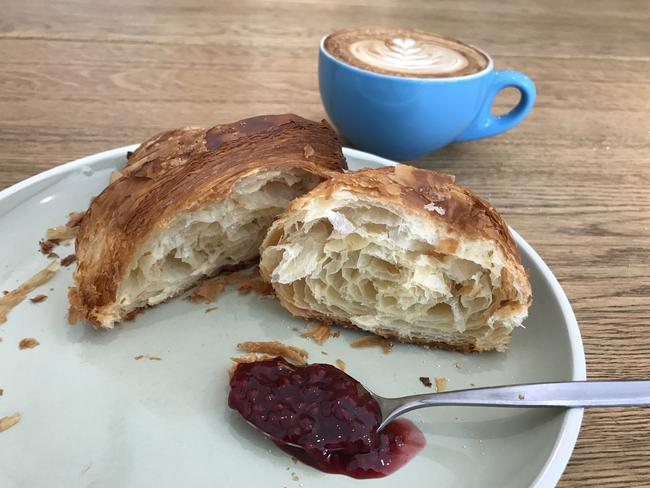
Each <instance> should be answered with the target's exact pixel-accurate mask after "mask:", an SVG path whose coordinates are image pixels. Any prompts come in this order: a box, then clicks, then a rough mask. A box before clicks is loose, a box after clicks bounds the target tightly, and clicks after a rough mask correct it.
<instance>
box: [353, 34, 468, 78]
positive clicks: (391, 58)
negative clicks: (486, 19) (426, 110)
mask: <svg viewBox="0 0 650 488" xmlns="http://www.w3.org/2000/svg"><path fill="white" fill-rule="evenodd" d="M350 53H351V54H352V55H353V56H354V57H356V58H357V59H358V60H359V61H361V62H363V63H366V64H369V65H370V66H374V67H376V68H381V69H384V70H389V71H390V70H392V71H401V72H403V73H410V74H413V73H417V74H431V75H433V74H447V73H457V72H459V71H461V70H462V69H463V68H464V67H465V66H467V64H468V61H467V58H466V57H465V56H463V55H462V54H461V53H459V52H457V51H454V50H452V49H448V48H446V47H443V46H440V45H438V44H433V43H431V42H426V41H417V40H415V39H409V38H406V39H402V38H399V37H397V38H395V39H391V40H389V41H387V42H384V41H380V40H377V39H365V40H363V41H358V42H355V43H352V44H350Z"/></svg>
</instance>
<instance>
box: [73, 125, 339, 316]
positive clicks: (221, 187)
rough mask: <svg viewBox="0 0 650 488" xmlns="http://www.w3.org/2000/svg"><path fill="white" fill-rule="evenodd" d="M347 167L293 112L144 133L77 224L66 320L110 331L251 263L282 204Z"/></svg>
mask: <svg viewBox="0 0 650 488" xmlns="http://www.w3.org/2000/svg"><path fill="white" fill-rule="evenodd" d="M345 168H346V163H345V159H344V157H343V154H342V152H341V145H340V143H339V140H338V138H337V135H336V133H335V132H334V131H333V130H332V129H331V128H330V126H329V125H327V124H326V123H316V122H311V121H309V120H306V119H303V118H301V117H298V116H295V115H291V114H288V115H269V116H260V117H254V118H250V119H245V120H242V121H239V122H235V123H232V124H226V125H218V126H215V127H212V128H210V129H201V128H183V129H177V130H172V131H168V132H164V133H162V134H159V135H157V136H155V137H153V138H151V139H150V140H148V141H146V142H144V143H143V144H142V145H141V146H140V147H139V148H138V149H137V150H136V151H135V152H134V153H132V154H130V155H129V156H128V163H127V165H126V166H125V167H124V168H123V169H122V170H121V171H120V172H118V173H116V174H115V175H114V176H113V177H112V181H113V182H112V183H111V184H110V185H109V186H108V187H107V188H106V189H105V190H104V191H103V192H102V193H101V194H100V195H99V196H97V197H96V198H95V199H94V200H93V201H92V203H91V205H90V208H89V209H88V211H87V212H86V214H85V216H84V218H83V220H82V222H81V225H80V228H79V232H78V235H77V239H76V243H75V244H76V255H77V263H78V265H77V269H76V271H75V273H74V284H75V286H74V287H73V288H71V289H70V291H69V294H68V297H69V301H70V319H71V321H75V320H76V319H77V318H79V317H83V318H86V319H88V320H89V321H90V322H92V323H93V324H94V325H95V326H98V327H107V328H110V327H112V326H113V325H114V324H115V323H117V322H120V321H121V320H124V319H125V318H129V317H130V316H131V315H132V314H133V313H134V312H136V311H139V310H141V309H143V308H144V307H149V306H153V305H156V304H158V303H161V302H163V301H165V300H167V299H169V298H171V297H173V296H175V295H178V294H179V293H181V292H183V291H184V290H186V289H188V288H190V287H191V286H193V285H194V284H196V283H197V281H199V280H201V279H202V278H205V277H208V276H211V275H214V274H216V273H218V272H219V271H220V270H224V269H236V268H238V267H242V266H244V265H246V264H247V263H250V262H252V260H254V259H255V258H256V257H257V255H258V252H259V245H260V243H261V241H262V239H263V238H264V235H265V234H266V231H267V229H268V227H269V225H270V224H271V222H272V221H273V219H274V218H275V217H276V216H277V215H278V214H279V213H280V212H281V211H283V210H284V209H285V208H286V207H287V205H288V204H289V202H290V201H291V200H292V199H294V198H296V197H297V196H300V195H302V194H304V193H306V192H307V191H309V190H311V189H312V188H314V187H315V186H316V185H317V184H318V183H320V182H321V181H323V180H325V179H327V178H329V177H331V175H332V174H336V173H337V172H340V171H343V170H344V169H345Z"/></svg>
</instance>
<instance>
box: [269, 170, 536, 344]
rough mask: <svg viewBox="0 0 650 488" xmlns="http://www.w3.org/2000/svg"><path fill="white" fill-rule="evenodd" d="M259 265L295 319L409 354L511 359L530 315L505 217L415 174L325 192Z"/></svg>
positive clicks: (450, 184)
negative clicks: (435, 350)
mask: <svg viewBox="0 0 650 488" xmlns="http://www.w3.org/2000/svg"><path fill="white" fill-rule="evenodd" d="M260 254H261V261H260V273H261V275H262V277H263V279H264V280H266V281H267V282H269V283H271V284H272V286H273V288H274V290H275V294H276V296H277V297H278V299H279V300H280V302H281V303H282V305H283V306H284V307H285V308H286V309H287V310H288V311H289V312H291V313H293V314H294V315H297V316H300V317H306V318H315V319H318V320H321V321H323V322H325V323H328V324H339V325H342V326H345V327H352V328H357V329H362V330H365V331H368V332H371V333H374V334H377V335H379V336H382V337H385V338H388V339H390V340H395V341H400V342H405V343H414V344H421V345H425V346H428V347H439V348H445V349H451V350H457V351H463V352H471V351H489V350H497V351H503V350H505V349H506V348H507V347H508V344H509V342H510V338H511V333H512V330H513V329H514V328H515V327H517V326H520V325H521V324H522V321H523V320H524V319H525V318H526V316H527V313H528V307H529V306H530V304H531V287H530V283H529V281H528V276H527V274H526V272H525V270H524V269H523V267H522V265H521V260H520V256H519V252H518V250H517V247H516V246H515V243H514V241H513V239H512V236H511V235H510V232H509V231H508V227H507V225H506V223H505V222H504V221H503V219H502V218H501V217H500V216H499V214H498V213H497V212H496V210H495V209H494V208H493V207H492V206H491V205H490V204H489V203H488V202H486V201H485V200H482V199H481V198H479V197H478V196H476V195H475V194H474V193H472V192H471V191H470V190H468V189H467V188H464V187H462V186H459V185H456V184H455V183H454V178H453V177H452V176H449V175H445V174H440V173H435V172H433V171H427V170H421V169H415V168H412V167H410V166H404V165H398V166H396V167H394V168H393V167H391V168H382V169H367V170H362V171H358V172H355V173H346V174H340V175H335V176H334V177H333V178H331V179H330V180H328V181H324V182H323V183H321V184H320V185H318V186H317V187H316V188H315V189H314V190H312V191H311V192H310V193H308V194H306V195H304V196H303V197H301V198H298V199H296V200H294V201H293V202H292V203H291V204H290V205H289V208H288V209H287V210H286V211H285V212H284V213H283V214H282V215H281V216H280V217H279V218H278V219H277V220H276V221H275V222H274V223H273V225H272V226H271V228H270V229H269V232H268V234H267V236H266V238H265V239H264V242H263V243H262V246H261V249H260Z"/></svg>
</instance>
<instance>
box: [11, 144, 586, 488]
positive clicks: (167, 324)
mask: <svg viewBox="0 0 650 488" xmlns="http://www.w3.org/2000/svg"><path fill="white" fill-rule="evenodd" d="M127 149H132V147H129V148H120V149H115V150H113V151H108V152H105V153H101V154H97V155H94V156H90V157H87V158H83V159H81V160H78V161H75V162H72V163H69V164H67V165H63V166H60V167H57V168H55V169H53V170H50V171H47V172H45V173H42V174H40V175H37V176H35V177H33V178H30V179H28V180H26V181H24V182H22V183H19V184H17V185H15V186H13V187H11V188H9V189H7V190H5V191H3V192H0V229H2V231H0V290H4V289H12V288H14V287H15V286H16V285H17V284H18V283H19V282H22V281H23V280H25V279H26V278H27V277H28V276H30V275H32V274H33V273H35V272H36V271H38V270H40V269H42V268H43V267H44V265H45V263H46V260H45V258H44V257H43V256H42V255H41V254H39V253H38V252H37V248H38V245H37V243H38V241H39V239H40V238H41V237H42V236H43V234H44V232H45V229H46V228H47V227H51V226H53V225H57V224H61V223H63V222H65V220H66V216H67V214H68V212H71V211H75V210H82V209H84V208H86V206H87V204H88V200H89V198H90V197H91V196H93V195H95V194H97V193H99V192H100V191H101V189H102V188H103V187H104V186H105V185H106V184H107V181H108V177H109V174H110V172H111V170H112V169H113V168H115V167H119V166H121V165H123V164H124V161H125V153H126V151H127ZM345 153H346V156H347V158H348V162H349V164H350V167H351V168H352V169H358V168H360V167H364V166H380V165H385V164H390V162H388V161H386V160H382V159H380V158H377V157H375V156H372V155H369V154H365V153H361V152H358V151H353V150H346V151H345ZM515 238H516V240H517V243H518V245H519V247H520V249H521V252H522V256H523V260H524V265H525V267H526V268H527V269H528V271H529V273H530V278H531V281H532V286H533V295H534V305H533V307H532V309H531V313H530V318H529V319H528V320H527V321H526V328H525V329H520V330H517V331H516V332H515V334H514V339H513V343H512V347H511V349H510V351H509V352H507V353H504V354H498V353H494V354H483V355H463V354H459V353H451V352H444V351H427V350H424V349H421V348H418V347H414V346H406V345H397V346H396V347H395V348H394V350H393V352H392V353H391V354H387V355H386V354H383V353H382V352H381V351H380V350H379V349H365V350H364V349H352V348H350V346H349V343H350V342H351V341H352V340H353V339H354V338H355V337H357V336H358V334H357V333H355V332H351V331H343V332H342V334H341V336H340V337H339V338H336V339H330V340H329V341H328V342H327V343H325V344H324V345H323V346H322V347H319V346H317V345H316V344H314V343H312V342H310V341H308V340H307V339H303V338H301V337H299V336H298V333H297V332H296V331H294V330H293V329H294V328H299V329H302V327H304V324H303V323H302V322H301V321H300V320H298V319H296V318H293V317H291V316H290V315H289V314H288V313H287V312H285V311H284V310H283V309H282V308H281V307H280V306H279V305H278V303H276V302H275V301H274V300H272V299H261V298H259V297H257V296H255V295H248V296H240V295H239V294H237V292H233V291H230V292H227V293H225V294H224V295H223V296H222V297H221V298H220V299H219V301H218V303H217V304H216V305H217V306H218V310H216V311H213V312H211V313H207V314H206V313H204V311H205V309H206V308H207V307H208V305H203V306H201V305H195V304H192V303H189V302H187V301H186V300H182V299H176V300H172V301H171V302H169V303H166V304H164V305H162V306H159V307H157V308H155V309H152V310H149V311H147V312H146V313H144V314H142V315H140V316H139V317H138V318H137V319H136V320H135V321H134V322H129V323H127V324H126V325H125V326H123V327H119V328H117V329H115V330H112V331H106V332H98V331H95V330H93V329H92V328H90V327H88V326H84V325H77V326H76V327H70V326H68V325H67V323H66V309H67V301H66V291H67V287H68V286H70V283H71V269H66V270H64V271H62V272H60V273H59V274H58V275H57V276H56V277H55V279H54V280H52V281H51V282H50V283H48V284H47V285H45V286H44V287H42V288H41V289H39V290H38V291H37V292H35V293H45V294H46V295H48V299H47V301H45V302H43V303H40V304H32V303H29V302H25V303H22V304H21V305H19V306H18V307H17V308H16V309H14V310H13V311H12V312H11V313H10V315H9V320H8V321H7V323H5V324H4V325H3V326H0V337H1V338H2V342H1V343H0V388H3V389H4V395H3V396H2V397H0V417H2V416H4V415H8V414H10V413H13V412H15V411H19V412H21V414H22V421H21V422H20V423H19V424H18V425H16V426H15V427H13V428H11V429H9V430H7V431H5V432H2V433H0V486H2V487H7V488H11V487H25V488H38V487H48V488H51V487H79V486H84V487H85V486H88V487H95V488H99V487H106V488H117V487H119V488H126V487H133V488H135V487H138V488H140V487H149V486H152V487H153V486H155V487H157V488H163V487H181V486H184V487H185V486H186V487H220V486H221V487H282V486H287V487H301V486H304V487H314V488H316V487H325V486H331V485H332V484H335V485H336V486H337V487H341V488H343V487H352V486H360V485H365V486H370V485H372V486H373V487H387V486H408V487H409V488H417V487H435V488H443V487H477V486H481V487H499V488H506V487H526V486H536V487H551V486H554V485H555V483H556V482H557V480H558V479H559V477H560V475H561V473H562V471H563V470H564V467H565V466H566V463H567V462H568V459H569V457H570V455H571V450H572V449H573V446H574V444H575V441H576V438H577V436H578V431H579V428H580V422H581V419H582V410H580V409H575V410H571V411H567V410H522V409H510V410H509V409H495V408H492V409H490V408H455V409H452V408H448V407H440V408H436V409H429V410H421V411H419V412H417V413H414V414H412V415H411V418H412V419H413V420H414V421H415V422H416V423H417V425H418V426H419V427H420V428H421V429H422V431H423V432H424V433H425V435H426V441H427V445H426V447H425V448H424V450H423V451H422V453H421V454H420V455H418V456H417V457H416V458H415V459H413V460H412V461H411V462H410V463H409V464H408V465H407V466H405V467H404V468H403V469H401V470H400V471H398V472H397V473H395V474H394V475H392V476H390V477H387V478H384V479H377V480H369V481H357V480H353V479H351V478H347V477H344V476H338V475H327V474H323V473H321V472H319V471H316V470H314V469H312V468H309V467H307V466H304V465H302V464H294V463H293V462H292V461H291V459H290V458H289V457H288V456H286V455H285V454H284V453H282V452H280V451H279V450H278V449H276V448H275V446H273V445H272V444H271V442H270V441H268V440H267V439H265V438H264V437H262V436H261V435H259V434H258V433H256V432H254V431H253V430H252V428H250V427H249V426H248V425H246V424H245V423H244V422H243V421H241V419H240V418H239V417H238V416H237V415H236V414H234V413H233V412H232V411H230V410H229V409H228V407H227V405H226V394H227V378H228V376H227V373H226V371H227V369H228V368H229V366H230V360H229V358H230V356H233V355H235V354H236V353H237V351H236V350H235V344H236V343H237V342H239V341H243V340H265V339H277V340H280V341H283V342H285V343H288V344H294V345H296V346H299V347H303V348H305V349H307V350H308V351H309V353H310V360H311V361H312V362H316V361H320V362H331V363H333V362H334V361H335V360H336V359H337V358H340V359H343V360H344V361H345V362H346V363H347V371H348V372H349V373H350V374H351V375H353V376H354V377H356V378H358V379H359V380H360V381H361V382H362V383H364V384H365V385H367V386H368V387H369V388H371V389H372V390H373V391H376V392H378V393H380V394H382V395H386V396H392V395H395V396H397V395H408V394H412V393H423V392H425V391H429V390H427V389H425V388H424V387H423V386H422V384H421V383H420V381H419V380H418V378H419V377H420V376H429V377H431V379H432V380H433V378H434V377H446V378H448V379H449V382H448V388H449V389H458V388H468V387H470V386H471V385H472V384H473V385H476V386H488V385H499V384H505V383H522V382H538V381H557V380H584V379H585V362H584V354H583V349H582V342H581V339H580V333H579V330H578V326H577V324H576V320H575V317H574V314H573V312H572V310H571V307H570V305H569V303H568V301H567V299H566V297H565V295H564V292H563V291H562V289H561V288H560V285H559V284H558V282H557V280H556V279H555V278H554V277H553V275H552V273H551V271H550V270H549V269H548V267H547V266H546V265H545V264H544V262H543V261H542V260H541V258H540V257H539V256H538V255H537V254H536V253H535V251H534V250H533V249H532V248H531V247H530V246H529V245H528V244H527V243H526V242H525V241H524V240H523V239H522V238H521V237H519V236H518V235H516V234H515ZM60 251H61V252H60V254H61V255H62V256H64V255H66V254H67V253H68V252H72V248H67V249H66V248H61V249H60ZM50 288H53V290H51V289H50ZM25 337H35V338H37V339H38V340H39V341H40V343H41V345H40V346H39V347H37V348H35V349H32V350H24V351H21V350H19V348H18V342H19V341H20V339H22V338H25ZM321 351H324V352H326V353H327V355H323V354H321ZM140 354H151V355H158V356H160V357H161V358H162V360H161V361H149V360H146V359H143V360H139V361H136V360H134V357H135V356H138V355H140ZM456 363H457V366H458V367H456V366H455V364H456ZM293 473H295V475H296V476H297V477H298V480H297V481H295V480H293V479H292V476H293Z"/></svg>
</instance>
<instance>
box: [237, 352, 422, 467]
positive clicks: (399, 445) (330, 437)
mask: <svg viewBox="0 0 650 488" xmlns="http://www.w3.org/2000/svg"><path fill="white" fill-rule="evenodd" d="M228 405H229V406H230V408H232V409H234V410H237V411H238V412H239V413H240V414H241V416H242V417H243V418H244V419H245V420H246V421H247V422H248V423H250V424H251V425H253V426H254V427H255V428H257V429H258V430H260V431H261V432H263V433H264V434H266V435H267V436H269V437H270V438H271V439H272V440H273V441H274V442H275V443H276V444H277V445H278V447H280V448H281V449H282V450H284V451H285V452H288V453H289V454H291V455H293V456H295V457H297V458H298V459H300V460H301V461H303V462H304V463H305V464H308V465H310V466H313V467H315V468H317V469H320V470H321V471H325V472H328V473H338V474H345V475H348V476H351V477H353V478H380V477H383V476H387V475H389V474H391V473H393V472H394V471H396V470H397V469H399V468H400V467H402V466H403V465H404V464H406V462H408V461H409V460H410V459H411V458H412V457H413V456H415V454H417V453H418V452H419V451H420V450H421V449H422V447H423V446H424V436H423V435H422V433H421V432H420V431H419V430H418V429H417V428H416V427H415V425H413V423H411V422H409V421H408V420H395V421H393V422H391V423H390V424H388V425H387V426H386V427H385V428H384V429H383V430H382V431H381V432H379V433H377V429H378V428H379V425H380V424H381V420H382V415H381V411H380V409H379V405H378V404H377V402H376V400H375V399H374V398H373V397H372V395H371V394H370V393H369V392H368V391H367V390H366V389H365V388H364V387H363V386H362V385H361V384H360V383H359V382H358V381H357V380H355V379H354V378H352V377H351V376H348V375H347V374H345V373H344V372H343V371H341V370H340V369H338V368H336V367H334V366H331V365H329V364H311V365H308V366H294V365H292V364H290V363H288V362H287V361H285V360H284V359H282V358H274V359H269V360H266V361H256V362H252V363H241V364H239V365H238V366H237V368H236V369H235V372H234V374H233V375H232V377H231V379H230V394H229V396H228Z"/></svg>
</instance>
